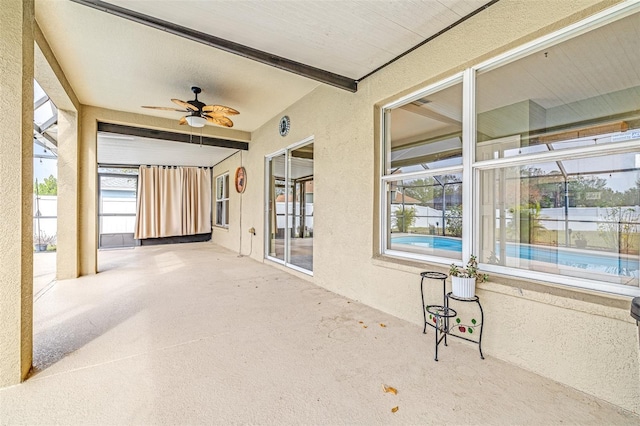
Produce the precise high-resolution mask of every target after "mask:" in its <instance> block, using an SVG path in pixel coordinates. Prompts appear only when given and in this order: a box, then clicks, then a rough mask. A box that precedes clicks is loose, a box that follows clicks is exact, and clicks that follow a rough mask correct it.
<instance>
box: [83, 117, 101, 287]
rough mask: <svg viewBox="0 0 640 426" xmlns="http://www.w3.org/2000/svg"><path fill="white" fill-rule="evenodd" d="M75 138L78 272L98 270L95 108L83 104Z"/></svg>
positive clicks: (84, 272) (88, 272)
mask: <svg viewBox="0 0 640 426" xmlns="http://www.w3.org/2000/svg"><path fill="white" fill-rule="evenodd" d="M80 117H81V118H80V129H81V137H80V138H79V139H78V150H79V151H78V158H79V160H80V161H79V163H78V177H79V191H78V194H79V196H80V211H81V212H82V214H81V215H80V217H79V218H78V219H79V224H80V235H79V242H80V244H79V247H80V253H79V258H80V275H92V274H95V273H96V272H98V256H97V250H98V223H97V217H98V212H97V207H98V203H97V199H98V136H97V135H98V121H97V119H96V116H95V109H94V108H90V107H83V108H82V112H81V114H80Z"/></svg>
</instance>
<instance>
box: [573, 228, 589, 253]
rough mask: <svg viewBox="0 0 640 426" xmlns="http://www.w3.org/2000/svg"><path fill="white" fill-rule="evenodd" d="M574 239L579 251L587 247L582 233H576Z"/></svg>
mask: <svg viewBox="0 0 640 426" xmlns="http://www.w3.org/2000/svg"><path fill="white" fill-rule="evenodd" d="M574 238H575V239H576V247H578V248H580V249H583V248H586V247H587V239H586V238H585V236H584V235H582V232H576V233H575V235H574Z"/></svg>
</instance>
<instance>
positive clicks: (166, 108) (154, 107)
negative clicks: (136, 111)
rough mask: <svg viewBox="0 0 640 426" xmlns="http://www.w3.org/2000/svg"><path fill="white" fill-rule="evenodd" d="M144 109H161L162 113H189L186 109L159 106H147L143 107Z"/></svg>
mask: <svg viewBox="0 0 640 426" xmlns="http://www.w3.org/2000/svg"><path fill="white" fill-rule="evenodd" d="M142 108H149V109H159V110H162V111H179V112H189V111H187V110H185V109H178V108H170V107H157V106H147V105H142Z"/></svg>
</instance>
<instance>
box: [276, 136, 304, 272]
mask: <svg viewBox="0 0 640 426" xmlns="http://www.w3.org/2000/svg"><path fill="white" fill-rule="evenodd" d="M266 169H267V188H266V190H267V197H266V199H267V200H268V202H267V206H266V220H267V226H266V227H265V229H267V230H268V235H267V238H266V239H265V240H266V242H267V247H266V251H265V252H266V257H267V258H269V259H271V260H275V261H278V262H281V263H284V264H285V265H288V266H291V267H292V268H294V269H299V270H302V271H304V272H312V271H313V142H310V141H306V142H303V143H301V144H298V145H296V146H294V147H291V148H289V149H287V150H285V151H284V152H280V153H276V154H274V155H272V156H269V157H267V161H266Z"/></svg>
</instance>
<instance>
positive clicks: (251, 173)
mask: <svg viewBox="0 0 640 426" xmlns="http://www.w3.org/2000/svg"><path fill="white" fill-rule="evenodd" d="M615 3H616V2H613V1H607V2H599V1H589V0H582V1H568V0H567V1H562V2H559V1H556V0H538V1H529V0H523V1H515V0H502V1H500V2H498V3H497V4H495V5H492V6H491V7H489V8H488V9H487V10H485V11H483V12H481V13H480V14H478V15H476V16H475V17H473V18H471V19H469V20H468V21H466V22H465V23H463V24H461V25H459V26H457V27H455V28H454V29H452V30H450V31H448V32H447V33H445V34H444V35H442V36H440V37H438V38H436V39H435V40H433V41H431V42H429V43H427V44H426V45H424V46H423V47H421V48H419V49H417V50H416V51H414V52H412V53H411V54H409V55H407V56H405V57H404V58H402V59H400V60H399V61H397V62H395V63H394V64H392V65H390V66H388V67H387V68H385V69H383V70H382V71H380V72H378V73H376V74H374V75H372V76H370V77H368V78H367V79H365V80H364V81H362V82H361V83H360V84H359V90H358V92H357V93H355V94H351V93H347V92H344V91H341V90H338V89H334V88H331V87H326V86H322V87H319V88H318V89H316V90H315V91H314V92H312V93H311V94H309V95H308V96H306V97H305V98H303V99H301V100H300V101H299V102H297V103H296V104H295V105H293V106H292V107H290V108H289V109H287V110H286V111H283V112H282V114H280V115H278V116H277V117H274V118H273V119H272V120H270V121H269V122H267V123H266V124H265V125H264V126H263V127H261V128H260V129H258V130H257V131H256V132H254V133H253V135H252V142H251V144H250V150H249V151H248V152H245V153H244V154H243V159H242V161H243V165H244V166H245V167H246V168H247V174H248V186H247V190H246V192H245V193H244V195H243V196H242V208H240V196H239V195H238V194H237V193H235V191H234V190H231V200H230V203H231V205H230V212H231V224H230V228H229V230H214V233H213V237H214V238H213V239H214V242H217V243H219V244H222V245H224V246H226V247H228V248H230V249H232V250H238V248H239V241H240V237H241V236H242V252H243V254H248V252H249V244H250V240H249V236H250V235H249V234H248V232H247V229H248V228H249V227H252V226H253V227H255V228H256V233H257V235H256V237H254V239H253V248H252V252H251V256H252V257H253V258H255V259H258V260H261V259H263V256H264V249H263V244H264V234H265V230H264V206H265V204H264V203H265V181H264V161H265V155H268V154H271V153H273V152H275V151H277V150H279V149H282V148H284V147H286V146H288V145H291V144H293V143H295V142H298V141H301V140H303V139H305V138H307V137H310V136H313V137H314V138H315V140H314V143H315V145H314V150H315V152H314V160H315V162H314V185H315V191H314V271H313V280H314V282H315V283H316V284H318V285H320V286H322V287H325V288H327V289H329V290H331V291H334V292H336V293H340V294H343V295H345V296H348V297H351V298H353V299H355V300H359V301H362V302H364V303H366V304H368V305H371V306H373V307H375V308H378V309H380V310H382V311H385V312H388V313H390V314H393V315H395V316H397V317H400V318H403V319H406V320H408V321H411V322H414V323H416V324H421V322H422V314H421V312H420V310H421V303H420V289H419V276H418V275H417V274H418V272H419V271H421V270H426V269H431V270H445V267H444V265H440V266H437V265H426V264H416V263H411V262H406V261H397V260H396V261H394V260H392V259H381V258H378V257H377V248H376V247H377V238H378V237H377V234H378V219H377V211H378V200H377V196H376V193H377V172H378V170H377V164H378V155H379V153H378V143H379V138H378V135H377V132H376V127H377V122H376V111H377V110H376V107H379V106H380V105H382V104H384V103H385V102H388V101H390V100H392V99H396V98H397V97H399V96H400V95H402V94H406V93H408V92H410V91H413V90H416V89H417V88H420V87H423V86H424V85H426V84H428V83H432V82H436V81H438V80H440V79H442V78H444V77H447V76H450V75H452V74H454V73H455V72H458V71H461V70H463V69H465V68H466V67H468V66H470V65H473V64H476V63H479V62H482V61H483V60H486V59H488V58H490V57H493V56H495V55H496V54H499V53H501V52H504V51H506V50H508V49H510V48H513V47H516V46H518V45H520V44H522V43H524V42H527V41H530V40H533V39H535V38H537V37H539V36H541V35H544V34H546V33H549V32H551V31H553V30H556V29H559V28H562V27H564V26H566V25H568V24H570V23H572V22H576V21H578V20H579V19H582V18H584V17H586V16H589V15H591V14H593V13H595V12H597V11H599V10H601V9H604V8H605V7H609V6H611V5H613V4H615ZM284 114H287V115H289V116H290V117H291V131H290V133H289V135H288V136H286V137H284V138H283V137H281V136H280V135H279V134H278V132H277V128H278V126H277V122H278V120H279V118H280V116H281V115H284ZM239 165H240V163H239V158H237V157H236V156H234V157H232V158H230V159H228V160H227V161H225V162H223V163H221V164H220V165H218V167H216V168H215V169H214V175H218V174H220V173H222V172H223V171H226V170H228V171H229V172H230V175H231V179H233V172H234V171H235V168H236V167H237V166H239ZM363 212H365V214H363ZM240 217H241V218H242V219H241V221H242V229H241V228H240ZM241 233H242V235H240V234H241ZM492 279H493V282H489V283H486V284H483V285H481V287H480V289H479V292H478V294H479V296H480V297H481V300H482V303H483V306H484V307H485V312H486V328H485V335H484V345H483V346H484V349H485V353H486V354H487V355H489V356H494V357H497V358H500V359H503V360H506V361H508V362H512V363H514V364H517V365H520V366H522V367H523V368H526V369H529V370H531V371H534V372H536V373H539V374H541V375H543V376H547V377H550V378H552V379H555V380H558V381H560V382H562V383H565V384H567V385H569V386H572V387H575V388H577V389H580V390H582V391H584V392H587V393H590V394H593V395H596V396H598V397H600V398H603V399H605V400H607V401H610V402H612V403H614V404H617V405H619V406H621V407H624V408H626V409H629V410H632V411H634V412H636V413H639V412H640V364H639V359H638V357H639V355H638V353H639V351H638V337H637V330H636V328H635V323H634V322H633V321H632V320H631V318H630V317H629V311H628V302H629V299H628V298H627V299H625V298H622V297H615V296H607V295H603V294H590V293H587V292H584V291H579V290H567V289H565V288H561V287H554V286H551V285H542V284H539V283H530V282H525V281H518V280H514V279H513V277H510V278H500V277H492ZM440 291H441V288H440V287H439V285H437V284H434V285H432V286H430V289H429V292H428V295H427V297H428V298H429V299H430V300H438V298H439V297H441V293H440ZM466 309H467V307H464V308H461V311H462V313H463V314H465V311H466ZM469 309H470V308H469ZM422 338H425V337H424V336H422V334H421V333H420V332H419V328H418V327H416V339H422ZM407 344H408V345H410V344H411V342H407ZM425 355H429V354H425ZM428 359H429V356H425V360H428ZM424 362H427V361H424ZM471 362H472V363H473V365H474V368H482V363H481V361H480V360H479V359H478V360H477V361H476V360H471Z"/></svg>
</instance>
